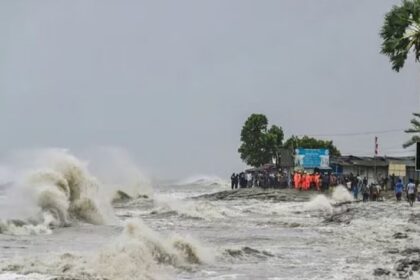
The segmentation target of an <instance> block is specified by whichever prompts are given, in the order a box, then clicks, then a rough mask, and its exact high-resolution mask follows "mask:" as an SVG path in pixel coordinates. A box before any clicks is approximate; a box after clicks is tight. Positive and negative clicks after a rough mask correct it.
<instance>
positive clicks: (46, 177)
mask: <svg viewBox="0 0 420 280" xmlns="http://www.w3.org/2000/svg"><path fill="white" fill-rule="evenodd" d="M34 162H35V165H36V166H37V168H30V169H29V171H26V172H25V173H24V174H23V175H21V177H22V178H21V179H20V181H19V182H18V183H16V184H15V186H13V188H10V189H12V190H13V191H14V192H15V193H13V192H11V193H9V194H6V195H7V196H8V197H9V196H10V197H9V199H10V200H14V198H16V204H13V203H11V204H10V205H2V207H3V208H4V207H6V209H5V210H4V211H3V210H2V211H1V212H3V213H2V214H3V215H2V216H3V217H0V231H1V233H8V234H16V233H17V234H24V233H25V232H26V233H27V234H34V233H37V232H42V233H45V232H49V231H48V230H47V229H51V228H53V227H63V226H69V225H71V224H72V223H74V222H86V223H90V224H110V223H113V222H114V221H115V216H114V213H113V209H112V206H111V201H112V200H113V199H115V198H116V197H117V198H118V199H127V198H129V197H130V196H129V195H128V194H126V192H125V191H114V190H113V189H111V191H110V190H109V189H107V187H108V186H105V185H103V184H101V183H100V182H99V180H98V179H96V178H95V177H93V176H92V175H91V174H90V173H89V171H88V169H87V166H86V164H85V163H83V162H81V161H80V160H79V159H77V158H76V157H74V156H72V155H71V154H69V153H68V152H67V151H65V150H48V151H46V152H44V153H42V154H41V155H38V156H37V157H36V159H35V160H34ZM22 198H25V200H24V201H22V202H20V204H21V205H17V204H19V203H18V202H17V201H19V200H20V199H22ZM16 208H24V209H25V208H27V211H26V212H27V213H30V218H27V217H28V216H27V213H26V214H25V215H23V216H25V218H24V219H22V218H21V217H19V218H20V220H21V222H22V223H21V225H16V224H15V223H13V222H10V221H9V220H10V218H11V217H14V215H15V213H14V212H15V211H14V210H15V209H16ZM34 213H36V214H34ZM8 215H9V216H8ZM1 218H3V219H1ZM34 226H36V227H37V228H43V230H41V229H39V230H35V229H34ZM17 227H20V228H21V230H17V229H16V228H17ZM44 228H45V230H44ZM25 229H27V230H25Z"/></svg>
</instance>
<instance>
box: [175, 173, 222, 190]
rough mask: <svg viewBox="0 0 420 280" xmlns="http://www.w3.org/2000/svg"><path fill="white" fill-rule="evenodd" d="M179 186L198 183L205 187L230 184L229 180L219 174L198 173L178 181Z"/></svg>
mask: <svg viewBox="0 0 420 280" xmlns="http://www.w3.org/2000/svg"><path fill="white" fill-rule="evenodd" d="M176 185H178V186H184V185H198V186H203V187H210V186H214V187H217V186H228V182H227V181H225V180H223V179H221V178H220V177H217V176H206V175H196V176H191V177H188V178H187V179H184V180H181V181H179V182H177V183H176Z"/></svg>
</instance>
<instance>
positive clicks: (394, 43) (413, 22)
mask: <svg viewBox="0 0 420 280" xmlns="http://www.w3.org/2000/svg"><path fill="white" fill-rule="evenodd" d="M380 35H381V37H382V39H383V42H382V49H381V52H382V53H383V54H385V55H387V56H388V57H389V59H390V61H391V63H392V69H394V70H395V71H397V72H398V71H400V69H401V68H402V67H403V66H404V63H405V61H406V59H407V56H408V54H409V53H410V51H413V53H414V56H415V59H416V61H419V60H420V0H403V2H402V4H401V5H400V6H394V7H393V8H392V9H391V11H389V12H388V13H387V14H386V15H385V22H384V25H383V27H382V30H381V33H380Z"/></svg>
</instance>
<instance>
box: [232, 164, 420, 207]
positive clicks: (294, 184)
mask: <svg viewBox="0 0 420 280" xmlns="http://www.w3.org/2000/svg"><path fill="white" fill-rule="evenodd" d="M388 182H389V183H390V186H391V189H393V190H394V192H395V196H396V199H397V201H400V200H401V199H402V197H403V194H405V195H406V196H405V197H406V199H407V201H409V202H410V204H411V205H412V204H413V203H414V201H415V200H416V199H417V200H418V201H420V184H419V185H416V184H415V183H414V180H413V179H409V181H408V184H406V185H404V183H403V181H402V180H401V179H398V178H397V177H395V176H393V175H391V176H390V181H388V180H387V179H383V178H382V179H379V180H378V183H376V182H373V183H370V184H369V183H368V179H367V177H363V178H362V177H361V176H359V175H353V174H352V173H350V174H347V175H343V174H342V175H336V174H333V173H331V172H320V171H318V170H315V171H314V172H311V173H310V172H307V171H296V172H294V173H293V174H290V173H287V172H281V171H275V172H273V171H272V172H254V173H251V172H240V173H238V174H235V173H233V174H232V176H231V187H232V189H238V188H252V187H262V188H295V189H297V190H300V191H308V190H316V191H328V189H329V188H330V187H334V186H337V185H343V186H345V187H347V189H348V190H349V191H350V192H351V193H352V194H353V196H354V198H355V199H356V200H358V199H359V196H361V198H362V199H363V201H364V202H366V201H369V200H371V201H377V200H381V199H383V196H382V193H383V191H385V190H389V185H388Z"/></svg>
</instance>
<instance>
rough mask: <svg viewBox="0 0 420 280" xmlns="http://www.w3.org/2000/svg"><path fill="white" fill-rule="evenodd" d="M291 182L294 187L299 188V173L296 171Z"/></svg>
mask: <svg viewBox="0 0 420 280" xmlns="http://www.w3.org/2000/svg"><path fill="white" fill-rule="evenodd" d="M293 183H294V185H295V189H299V188H300V174H299V173H298V172H296V173H295V175H294V176H293Z"/></svg>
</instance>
